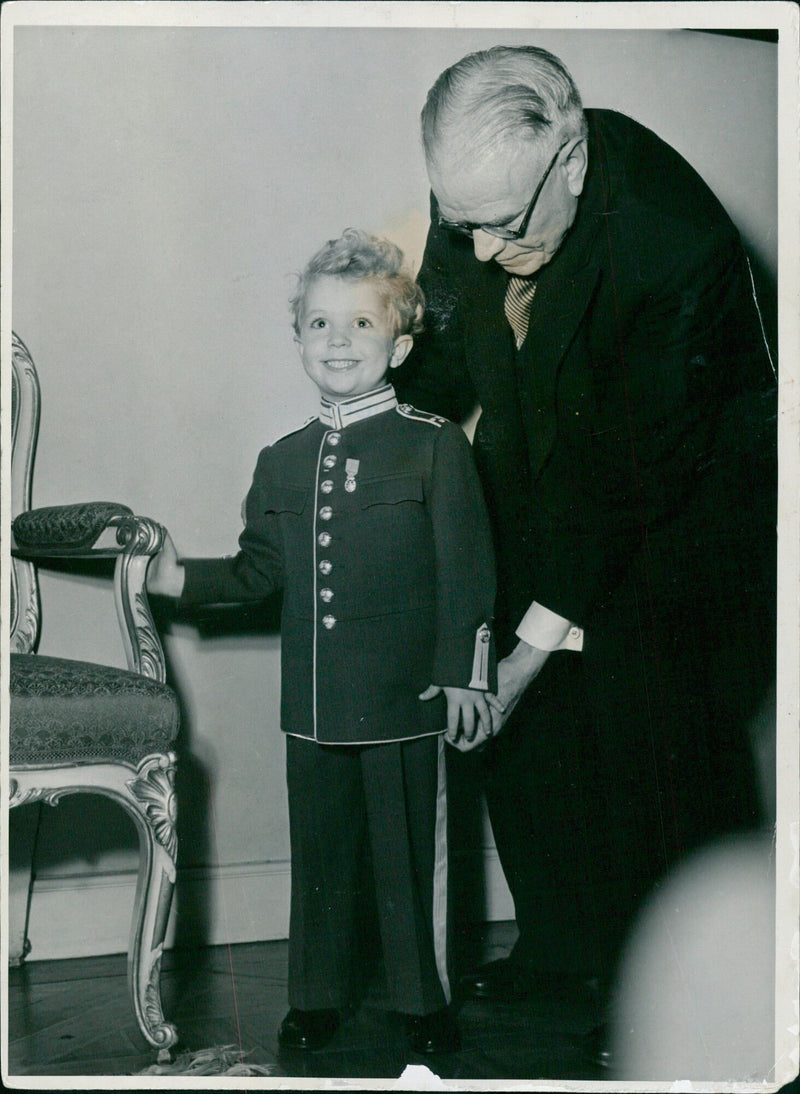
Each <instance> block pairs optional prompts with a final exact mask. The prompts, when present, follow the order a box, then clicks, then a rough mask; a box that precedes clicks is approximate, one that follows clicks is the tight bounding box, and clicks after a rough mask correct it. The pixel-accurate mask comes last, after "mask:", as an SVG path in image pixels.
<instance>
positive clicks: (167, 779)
mask: <svg viewBox="0 0 800 1094" xmlns="http://www.w3.org/2000/svg"><path fill="white" fill-rule="evenodd" d="M127 789H128V791H129V793H130V799H129V802H128V803H127V808H128V811H129V812H130V814H131V816H133V818H134V821H135V823H136V827H137V829H138V832H139V849H140V854H139V877H138V880H137V883H136V898H135V902H134V909H133V918H132V921H131V936H130V945H129V947H128V984H129V988H130V992H131V997H132V1000H133V1009H134V1012H135V1014H136V1018H137V1021H138V1022H139V1028H140V1029H141V1031H142V1033H143V1034H144V1036H145V1038H146V1039H147V1040H148V1041H149V1042H150V1044H151V1045H153V1046H154V1047H155V1048H157V1049H159V1060H162V1059H165V1058H168V1057H169V1052H170V1049H171V1048H172V1046H173V1045H174V1044H175V1043H176V1041H177V1040H178V1033H177V1030H176V1029H175V1026H174V1025H172V1024H171V1023H170V1022H167V1021H165V1019H164V1011H163V1009H162V1006H161V955H162V951H163V947H164V935H165V933H166V930H167V919H168V918H169V910H170V905H171V904H172V893H173V889H174V887H175V860H176V856H177V849H178V840H177V835H176V832H175V819H176V799H175V756H174V754H173V753H165V754H163V755H153V756H147V757H145V759H144V760H142V761H141V763H140V764H139V767H138V769H137V773H136V777H135V778H133V779H129V780H128V781H127Z"/></svg>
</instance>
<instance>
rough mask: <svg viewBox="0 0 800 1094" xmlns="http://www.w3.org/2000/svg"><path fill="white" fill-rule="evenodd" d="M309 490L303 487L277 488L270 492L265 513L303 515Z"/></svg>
mask: <svg viewBox="0 0 800 1094" xmlns="http://www.w3.org/2000/svg"><path fill="white" fill-rule="evenodd" d="M307 497H308V490H305V489H304V488H303V487H302V486H276V487H275V489H274V490H272V491H271V492H270V496H269V504H268V505H267V506H265V508H264V512H265V513H302V512H303V510H304V509H305V507H306V498H307Z"/></svg>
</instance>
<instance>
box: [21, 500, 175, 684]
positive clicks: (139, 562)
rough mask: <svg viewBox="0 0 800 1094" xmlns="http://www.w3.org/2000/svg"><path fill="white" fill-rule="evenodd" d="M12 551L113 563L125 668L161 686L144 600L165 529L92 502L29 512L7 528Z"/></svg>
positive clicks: (160, 664)
mask: <svg viewBox="0 0 800 1094" xmlns="http://www.w3.org/2000/svg"><path fill="white" fill-rule="evenodd" d="M11 532H12V551H13V552H14V554H16V555H19V556H22V557H24V558H35V559H44V558H109V557H116V565H115V568H114V600H115V603H116V607H117V618H118V619H119V624H120V630H121V632H122V642H123V645H124V647H125V658H126V661H127V664H128V668H129V669H130V670H131V671H132V672H138V673H139V674H140V675H142V676H147V677H149V678H150V679H151V680H158V681H159V682H160V683H162V684H163V683H164V681H165V679H166V663H165V660H164V650H163V648H162V645H161V640H160V639H159V636H158V631H157V630H156V626H155V622H154V621H153V615H152V612H151V611H150V604H149V602H148V599H147V588H146V585H145V578H146V576H147V566H148V563H149V561H150V559H151V557H152V556H153V555H155V554H157V553H158V551H159V550H160V549H161V545H162V543H163V542H164V529H163V528H162V527H161V525H160V524H156V522H155V521H153V520H150V518H149V517H139V516H136V515H135V514H134V513H133V510H131V509H129V508H128V506H127V505H119V504H118V503H116V502H105V501H96V502H88V503H86V504H78V505H55V506H50V507H47V508H43V509H29V510H27V511H26V512H24V513H20V514H19V516H18V517H17V518H16V519H15V520H14V521H13V522H12V525H11Z"/></svg>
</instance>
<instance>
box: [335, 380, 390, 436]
mask: <svg viewBox="0 0 800 1094" xmlns="http://www.w3.org/2000/svg"><path fill="white" fill-rule="evenodd" d="M396 406H397V396H396V395H395V393H394V388H393V387H392V385H391V384H384V385H383V387H378V388H375V390H374V391H367V392H365V393H364V394H363V395H354V396H353V397H352V399H343V400H342V402H340V403H330V402H328V400H327V399H320V406H319V420H320V421H321V422H322V423H323V424H324V425H327V426H330V427H331V428H332V429H344V428H345V427H346V426H348V425H352V424H353V423H354V422H363V421H364V419H365V418H371V417H373V415H375V414H383V413H384V411H386V410H392V409H393V408H394V407H396Z"/></svg>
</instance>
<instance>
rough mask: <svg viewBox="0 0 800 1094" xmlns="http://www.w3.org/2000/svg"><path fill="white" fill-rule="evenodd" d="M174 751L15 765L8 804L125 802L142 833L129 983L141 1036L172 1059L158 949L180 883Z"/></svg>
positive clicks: (173, 1032)
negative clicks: (84, 798) (127, 760)
mask: <svg viewBox="0 0 800 1094" xmlns="http://www.w3.org/2000/svg"><path fill="white" fill-rule="evenodd" d="M175 763H176V756H175V753H174V752H163V753H153V754H152V755H150V756H145V758H144V759H143V760H141V761H140V762H139V764H138V765H137V766H136V767H133V766H132V765H127V764H121V763H114V764H107V763H99V764H83V765H78V766H75V765H72V764H64V765H62V766H57V767H29V768H26V767H19V766H16V767H13V768H12V769H11V780H10V797H9V805H10V806H11V807H12V808H13V807H14V806H17V805H24V804H25V803H26V802H35V801H43V802H46V803H47V804H48V805H57V804H58V802H59V801H60V800H61V798H62V797H64V796H66V795H71V794H80V793H89V794H102V795H103V796H104V797H107V798H111V799H112V801H116V802H117V803H118V804H119V805H121V806H122V807H123V809H124V810H125V811H126V813H127V814H128V815H129V816H130V817H131V818H132V819H133V822H134V824H135V826H136V831H137V833H138V835H139V876H138V879H137V882H136V897H135V900H134V907H133V917H132V920H131V933H130V943H129V946H128V984H129V988H130V993H131V998H132V1002H133V1010H134V1014H135V1015H136V1020H137V1022H138V1023H139V1028H140V1030H141V1031H142V1034H143V1036H144V1038H145V1040H147V1041H148V1042H149V1043H150V1044H151V1045H152V1046H153V1047H154V1048H157V1049H158V1050H159V1060H160V1061H161V1060H163V1059H166V1058H168V1057H169V1054H170V1049H171V1048H172V1046H173V1045H174V1044H175V1043H176V1042H177V1040H178V1033H177V1030H176V1029H175V1026H174V1025H172V1023H170V1022H167V1021H165V1019H164V1011H163V1009H162V1007H161V981H160V975H161V954H162V951H163V948H164V935H165V933H166V929H167V919H168V917H169V909H170V905H171V903H172V892H173V889H174V887H175V860H176V856H177V850H178V837H177V833H176V831H175V818H176V812H177V810H176V802H175Z"/></svg>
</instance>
